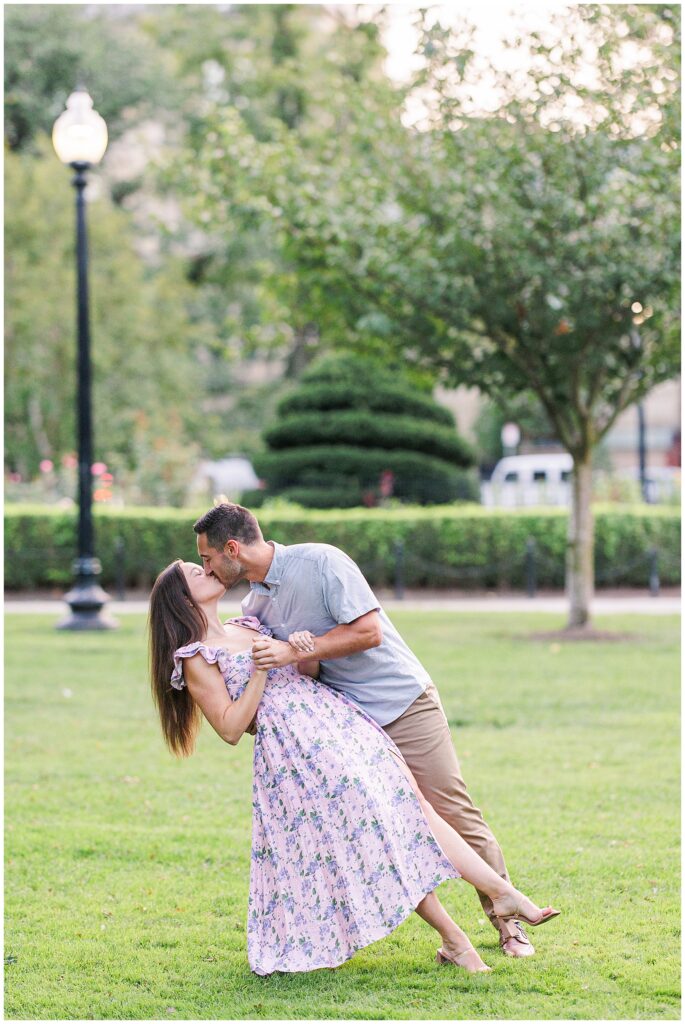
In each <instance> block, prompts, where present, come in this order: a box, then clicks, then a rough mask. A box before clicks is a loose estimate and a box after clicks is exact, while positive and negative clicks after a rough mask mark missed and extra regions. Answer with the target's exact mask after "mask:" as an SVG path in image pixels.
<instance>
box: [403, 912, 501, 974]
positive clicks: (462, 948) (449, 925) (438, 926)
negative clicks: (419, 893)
mask: <svg viewBox="0 0 685 1024" xmlns="http://www.w3.org/2000/svg"><path fill="white" fill-rule="evenodd" d="M416 913H417V914H418V915H419V917H422V918H423V920H424V921H426V922H427V923H428V924H429V925H430V926H431V927H432V928H435V930H436V932H438V933H439V935H440V938H441V939H442V949H443V950H444V952H445V953H448V954H450V955H451V956H454V957H457V956H461V954H463V953H466V952H467V951H468V950H471V955H470V956H469V957H465V958H464V960H465V961H466V962H465V963H463V966H464V967H465V968H466V970H467V971H471V972H474V973H475V972H476V971H482V970H484V969H485V967H486V966H487V965H486V964H484V963H483V961H482V960H481V958H480V956H479V955H478V953H477V952H476V950H475V949H474V948H473V946H472V945H471V943H470V941H469V939H468V936H467V935H465V933H464V932H463V931H462V930H461V928H460V927H459V925H458V924H457V923H456V922H455V921H453V920H452V918H451V917H450V915H449V914H448V913H447V911H446V910H445V908H444V907H443V905H442V903H441V902H440V900H439V899H438V897H437V895H436V894H435V892H430V893H428V895H427V896H424V898H423V899H422V900H421V902H420V903H419V905H418V907H417V908H416Z"/></svg>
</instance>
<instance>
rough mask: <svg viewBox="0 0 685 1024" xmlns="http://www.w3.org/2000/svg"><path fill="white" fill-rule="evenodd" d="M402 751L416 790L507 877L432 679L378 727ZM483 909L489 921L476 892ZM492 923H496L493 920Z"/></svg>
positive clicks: (486, 904) (486, 902)
mask: <svg viewBox="0 0 685 1024" xmlns="http://www.w3.org/2000/svg"><path fill="white" fill-rule="evenodd" d="M383 728H384V729H385V731H386V732H387V734H388V736H390V738H391V740H393V742H394V743H395V744H396V745H397V746H398V747H399V749H400V750H401V751H402V755H403V757H404V759H405V761H406V762H407V764H408V765H409V768H410V769H411V772H412V774H413V775H414V778H415V779H416V781H417V783H418V785H419V789H420V790H421V792H422V793H423V795H424V796H425V797H426V799H427V800H428V802H429V803H430V804H431V805H432V806H433V807H434V808H435V810H436V811H437V813H438V814H439V815H440V817H441V818H444V819H445V821H446V822H448V823H449V824H450V825H451V826H452V828H453V829H455V831H456V832H458V833H459V835H460V836H461V837H462V838H463V839H465V840H466V842H467V843H468V844H469V846H470V847H471V848H472V849H473V850H475V851H476V853H478V854H479V855H480V856H481V857H482V858H483V860H484V861H487V863H488V864H489V865H490V867H491V868H492V869H493V870H494V871H496V872H497V874H498V875H500V876H501V877H502V878H506V879H507V881H509V875H508V873H507V869H506V865H505V863H504V857H503V855H502V851H501V850H500V848H499V845H498V843H497V840H496V839H495V837H494V836H493V834H492V832H491V831H490V829H489V827H488V825H487V824H486V822H485V821H484V820H483V815H482V814H481V812H480V811H479V810H478V808H477V807H476V806H475V805H474V803H473V801H472V800H471V797H470V796H469V794H468V792H467V790H466V784H465V783H464V780H463V778H462V777H461V769H460V767H459V761H458V759H457V754H456V751H455V749H454V746H453V744H452V736H451V735H450V728H449V725H448V723H447V719H446V717H445V712H444V711H443V708H442V704H441V702H440V697H439V695H438V691H437V689H436V688H435V685H434V684H433V683H429V684H428V687H427V689H426V690H425V692H424V693H422V694H421V696H420V697H417V699H416V700H415V701H414V703H413V704H410V705H409V707H408V708H407V710H406V711H405V712H404V713H403V714H402V715H400V717H399V718H396V719H395V721H394V722H390V724H389V725H385V726H383ZM478 895H479V897H480V901H481V903H482V905H483V910H484V911H485V913H486V914H487V916H488V917H489V918H490V921H491V923H492V924H493V925H495V916H494V914H493V912H492V903H491V901H490V898H489V897H488V896H486V895H485V893H481V892H479V893H478ZM495 927H497V926H496V925H495Z"/></svg>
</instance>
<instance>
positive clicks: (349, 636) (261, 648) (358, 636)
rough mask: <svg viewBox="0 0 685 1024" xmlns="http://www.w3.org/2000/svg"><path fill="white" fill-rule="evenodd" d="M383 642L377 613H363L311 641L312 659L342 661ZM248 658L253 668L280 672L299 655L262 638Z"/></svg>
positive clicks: (293, 650) (266, 638)
mask: <svg viewBox="0 0 685 1024" xmlns="http://www.w3.org/2000/svg"><path fill="white" fill-rule="evenodd" d="M382 641H383V629H382V627H381V619H380V615H379V614H378V612H377V611H371V612H367V613H366V615H362V616H360V618H358V619H355V620H354V621H353V622H346V623H344V624H342V625H340V626H334V627H333V629H330V630H329V631H328V633H324V634H323V635H322V636H316V637H314V647H313V650H312V652H311V654H312V658H315V659H316V660H317V661H326V660H331V659H333V658H345V657H346V656H347V655H348V654H357V653H358V652H359V651H368V650H369V649H370V648H371V647H378V646H379V645H380V644H381V643H382ZM252 656H253V659H254V663H255V667H256V668H266V669H269V668H282V667H283V666H284V665H292V664H294V663H295V662H297V661H300V660H301V659H302V652H301V651H297V650H295V649H294V648H293V647H291V646H290V644H288V643H285V641H283V640H276V639H274V638H272V637H264V639H263V640H255V642H254V645H253V648H252Z"/></svg>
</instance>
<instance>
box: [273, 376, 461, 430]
mask: <svg viewBox="0 0 685 1024" xmlns="http://www.w3.org/2000/svg"><path fill="white" fill-rule="evenodd" d="M336 372H337V371H336ZM350 408H352V409H371V410H373V411H383V412H387V413H396V414H397V415H398V416H414V417H416V419H421V420H429V421H432V422H433V423H440V424H442V425H443V426H445V427H450V428H451V430H452V431H454V416H453V415H452V413H451V412H450V411H449V409H446V408H445V407H444V406H442V405H438V404H437V402H436V401H435V399H434V398H432V397H431V396H430V395H422V394H421V393H420V392H418V391H417V392H414V393H413V394H412V393H411V392H408V389H407V387H406V385H405V386H404V387H402V385H399V384H388V383H386V382H383V383H381V382H379V381H377V380H368V381H366V380H360V379H359V378H358V377H357V378H356V379H355V382H354V390H352V391H351V390H350V387H349V384H347V383H341V382H340V380H338V379H337V378H336V377H334V376H331V377H330V378H327V379H326V382H325V383H323V382H322V383H315V382H314V381H311V382H310V383H304V384H302V385H301V386H300V387H298V389H297V391H295V392H294V393H293V394H291V395H288V396H287V397H286V398H282V399H281V401H280V402H279V404H278V406H277V409H278V414H279V416H290V415H293V416H295V415H298V414H300V413H303V412H310V411H314V410H319V411H320V412H330V411H331V410H333V409H350Z"/></svg>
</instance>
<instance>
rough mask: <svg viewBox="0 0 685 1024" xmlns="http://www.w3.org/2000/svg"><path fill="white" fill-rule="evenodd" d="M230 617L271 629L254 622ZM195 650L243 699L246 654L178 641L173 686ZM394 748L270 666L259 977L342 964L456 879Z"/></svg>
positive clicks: (332, 698)
mask: <svg viewBox="0 0 685 1024" xmlns="http://www.w3.org/2000/svg"><path fill="white" fill-rule="evenodd" d="M229 621H232V622H234V623H236V624H239V625H244V626H247V627H249V628H251V629H256V630H259V631H260V632H261V633H264V634H266V635H268V636H270V635H271V633H270V631H269V630H268V629H267V628H266V627H265V626H261V625H260V624H259V622H258V620H257V619H255V618H238V619H232V620H229ZM198 652H199V653H200V654H202V656H203V657H204V658H205V660H206V661H208V662H209V663H210V664H218V666H219V669H220V670H221V673H222V675H223V677H224V681H225V683H226V688H227V690H228V693H229V696H230V697H231V699H232V700H236V699H237V698H238V697H239V696H240V695H241V693H242V692H243V690H244V689H245V686H246V684H247V682H248V680H249V678H250V676H251V674H252V672H253V664H252V656H251V654H250V652H249V651H247V652H243V653H240V654H231V653H229V652H228V651H226V650H224V649H223V648H217V647H208V646H207V645H206V644H203V643H192V644H188V645H187V646H185V647H181V648H179V649H178V650H177V651H176V654H175V658H174V661H175V668H174V673H173V675H172V679H171V683H172V686H174V687H176V688H177V689H180V688H181V687H183V686H184V685H185V683H184V680H183V664H182V663H183V658H189V657H192V655H194V654H197V653H198ZM393 752H394V753H393ZM396 755H397V756H398V757H400V758H401V756H402V755H401V754H400V753H399V751H398V749H397V747H396V746H395V744H394V743H393V742H392V740H391V739H390V737H389V736H388V735H387V734H386V733H384V732H383V730H382V729H381V728H380V726H379V725H377V724H376V722H374V721H373V719H372V718H369V716H368V715H367V714H366V713H365V712H364V711H362V710H361V708H359V707H358V706H357V705H356V704H355V703H354V702H353V701H351V700H349V699H348V698H347V697H345V696H344V695H343V694H341V693H338V692H337V691H335V690H332V689H330V688H329V687H327V686H325V685H323V684H322V683H318V682H317V681H316V680H314V679H311V678H310V677H309V676H303V675H300V674H299V672H298V671H297V667H296V666H295V665H288V666H287V667H286V668H278V669H273V670H271V671H269V673H268V675H267V682H266V686H265V688H264V695H263V697H262V700H261V703H260V705H259V709H258V712H257V732H256V735H255V745H254V762H253V783H252V810H253V818H252V823H253V824H252V860H251V867H250V896H249V901H248V921H247V951H248V959H249V963H250V967H251V968H252V970H253V971H254V972H255V973H256V974H270V973H271V972H272V971H311V970H314V969H315V968H317V967H337V966H338V965H339V964H341V963H343V961H345V960H347V959H349V957H351V956H352V955H353V953H354V952H355V951H356V950H358V949H361V948H362V947H363V946H367V945H368V944H369V943H371V942H375V941H376V940H377V939H381V938H383V936H385V935H388V934H389V933H390V932H391V931H393V929H394V928H396V927H397V926H398V925H399V924H400V923H401V922H402V921H403V920H404V919H405V918H406V917H408V915H409V914H410V913H411V912H412V910H414V908H415V907H416V906H417V904H419V903H420V902H421V900H422V899H423V897H424V896H425V895H426V894H427V893H429V892H432V891H433V889H435V888H436V886H438V885H440V883H441V882H444V881H445V880H446V879H448V878H458V877H459V874H458V872H457V871H456V870H455V869H454V868H453V866H452V864H451V863H450V862H449V860H447V858H446V857H445V855H444V853H443V852H442V850H441V849H440V847H439V845H438V843H437V842H436V840H435V838H434V836H433V834H432V832H431V830H430V826H429V825H428V822H427V820H426V818H425V816H424V814H423V812H422V810H421V807H420V804H419V802H418V799H417V797H416V794H415V793H414V791H413V789H412V788H411V786H410V784H409V782H408V781H407V779H406V777H405V775H404V774H403V772H402V769H401V768H400V766H399V764H398V763H397V761H396V759H395V757H396Z"/></svg>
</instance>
